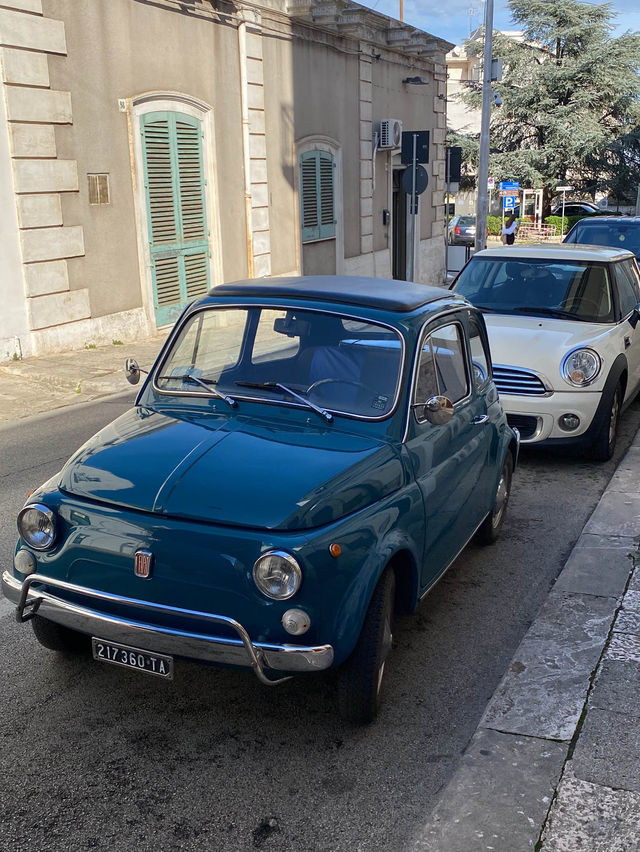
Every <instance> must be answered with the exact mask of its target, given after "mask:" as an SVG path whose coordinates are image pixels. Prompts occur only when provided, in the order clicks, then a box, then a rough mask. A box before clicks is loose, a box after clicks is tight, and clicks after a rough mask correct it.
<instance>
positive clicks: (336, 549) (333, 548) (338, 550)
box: [329, 541, 342, 559]
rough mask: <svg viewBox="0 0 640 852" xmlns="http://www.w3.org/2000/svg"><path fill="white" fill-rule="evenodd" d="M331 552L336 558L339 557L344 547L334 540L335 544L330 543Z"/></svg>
mask: <svg viewBox="0 0 640 852" xmlns="http://www.w3.org/2000/svg"><path fill="white" fill-rule="evenodd" d="M329 553H330V554H331V555H332V556H333V557H334V559H337V558H338V556H340V554H341V553H342V548H341V547H340V545H339V544H337V543H336V542H335V541H334V542H333V544H330V545H329Z"/></svg>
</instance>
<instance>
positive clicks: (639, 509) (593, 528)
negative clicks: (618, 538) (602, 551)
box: [584, 491, 640, 537]
mask: <svg viewBox="0 0 640 852" xmlns="http://www.w3.org/2000/svg"><path fill="white" fill-rule="evenodd" d="M584 532H585V533H589V534H593V535H624V536H635V537H638V536H640V494H631V493H625V492H621V491H605V493H604V494H603V495H602V498H601V500H600V502H599V503H598V505H597V506H596V508H595V510H594V512H593V514H592V515H591V517H590V518H589V520H588V521H587V523H586V525H585V528H584Z"/></svg>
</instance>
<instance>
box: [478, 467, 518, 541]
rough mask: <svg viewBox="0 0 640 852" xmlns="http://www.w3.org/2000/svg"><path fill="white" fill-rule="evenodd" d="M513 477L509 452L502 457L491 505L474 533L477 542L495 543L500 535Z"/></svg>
mask: <svg viewBox="0 0 640 852" xmlns="http://www.w3.org/2000/svg"><path fill="white" fill-rule="evenodd" d="M512 477H513V456H512V455H511V453H510V452H507V455H506V456H505V459H504V464H503V465H502V471H501V472H500V479H499V480H498V487H497V489H496V494H495V497H494V501H493V506H492V507H491V511H490V512H489V514H488V515H487V517H486V518H485V519H484V521H483V522H482V525H481V526H480V529H479V530H478V532H477V533H476V540H477V542H478V544H495V542H496V541H497V540H498V538H499V536H500V530H501V529H502V524H503V523H504V518H505V515H506V514H507V506H508V504H509V496H510V494H511V479H512Z"/></svg>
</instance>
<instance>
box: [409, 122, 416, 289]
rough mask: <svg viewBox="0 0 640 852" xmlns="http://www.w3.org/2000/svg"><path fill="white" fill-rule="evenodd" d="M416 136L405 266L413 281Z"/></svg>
mask: <svg viewBox="0 0 640 852" xmlns="http://www.w3.org/2000/svg"><path fill="white" fill-rule="evenodd" d="M417 139H418V136H417V134H416V133H414V134H413V162H412V164H411V170H412V174H411V213H410V216H411V218H410V220H409V224H410V226H411V227H410V229H409V234H410V238H409V245H410V247H411V250H410V252H409V262H408V264H407V280H408V281H413V276H414V266H415V256H416V215H417V210H416V207H417V203H416V145H417Z"/></svg>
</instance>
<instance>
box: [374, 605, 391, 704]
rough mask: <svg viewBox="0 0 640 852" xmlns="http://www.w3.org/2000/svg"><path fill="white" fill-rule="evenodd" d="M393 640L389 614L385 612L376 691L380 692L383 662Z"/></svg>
mask: <svg viewBox="0 0 640 852" xmlns="http://www.w3.org/2000/svg"><path fill="white" fill-rule="evenodd" d="M392 641H393V633H392V632H391V614H390V613H387V615H386V617H385V620H384V633H383V635H382V649H381V657H382V661H381V663H380V667H379V669H378V685H377V687H376V692H377V693H380V690H381V689H382V678H383V675H384V663H385V660H386V659H387V654H388V653H389V651H390V650H391V643H392Z"/></svg>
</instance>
